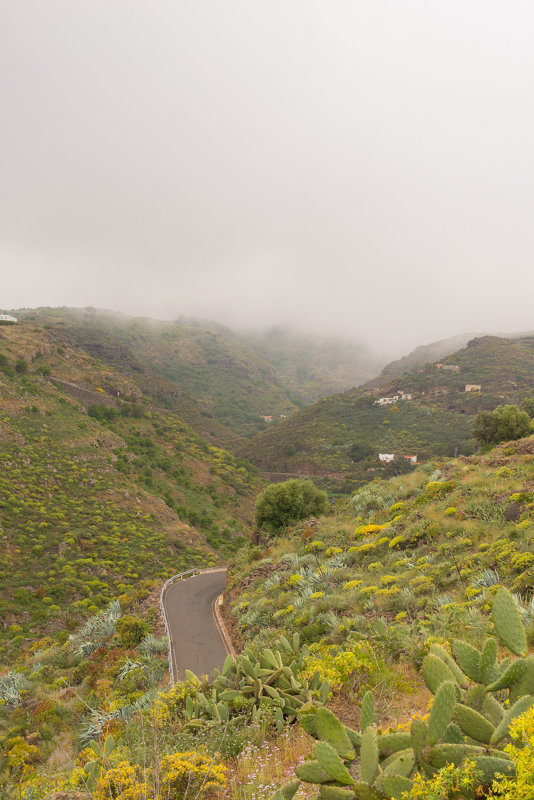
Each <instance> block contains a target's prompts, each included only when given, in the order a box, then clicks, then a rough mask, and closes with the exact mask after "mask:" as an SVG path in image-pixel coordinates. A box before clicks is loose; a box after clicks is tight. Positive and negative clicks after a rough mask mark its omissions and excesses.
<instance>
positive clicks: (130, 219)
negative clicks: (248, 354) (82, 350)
mask: <svg viewBox="0 0 534 800" xmlns="http://www.w3.org/2000/svg"><path fill="white" fill-rule="evenodd" d="M533 42H534V3H532V2H531V0H524V1H523V2H521V1H519V0H517V1H516V0H507V1H506V2H504V0H503V1H502V2H495V1H494V0H447V2H443V0H419V1H415V0H365V1H364V0H269V1H268V2H266V0H262V2H259V0H210V2H207V1H206V0H187V1H185V0H150V2H149V0H144V2H139V1H138V0H90V2H89V1H88V0H0V109H1V117H0V120H1V121H0V274H1V278H2V281H1V289H2V291H1V293H0V303H2V304H3V307H4V308H15V307H21V306H40V305H76V306H86V305H95V306H103V307H108V308H116V309H119V310H122V311H126V312H129V313H135V314H143V315H145V316H155V317H162V318H168V319H172V318H174V317H176V316H178V315H179V314H190V315H200V316H203V317H211V318H215V319H217V320H220V321H222V322H225V323H230V324H232V323H233V324H236V325H247V326H250V325H258V326H261V325H271V324H280V323H284V322H285V323H293V324H295V325H297V326H300V327H304V328H305V329H308V330H315V331H318V332H323V331H324V332H328V333H330V332H343V333H346V334H348V335H350V336H353V337H356V338H358V339H360V340H365V341H372V340H373V339H375V340H377V341H378V342H379V344H380V346H381V348H382V349H383V348H386V349H388V351H389V352H390V353H391V355H399V354H400V353H402V352H404V351H405V350H407V349H410V348H411V347H413V346H415V345H417V344H420V343H422V342H427V341H431V340H433V339H438V338H443V337H445V336H448V335H451V334H455V333H459V332H462V331H466V330H468V331H473V330H480V331H486V330H487V331H492V330H493V331H495V330H499V331H505V330H510V331H518V330H528V329H533V328H534V313H533V301H534V46H533Z"/></svg>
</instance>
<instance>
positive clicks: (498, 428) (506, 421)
mask: <svg viewBox="0 0 534 800" xmlns="http://www.w3.org/2000/svg"><path fill="white" fill-rule="evenodd" d="M530 433H532V427H531V424H530V417H529V415H528V414H527V412H526V411H520V409H519V408H518V407H517V406H513V405H506V406H498V407H497V408H496V409H495V411H479V413H478V414H477V415H476V417H475V419H474V420H473V427H472V429H471V434H472V436H473V438H474V439H476V440H477V442H479V444H481V445H483V446H486V445H492V444H498V443H499V442H507V441H511V440H513V439H521V438H522V437H523V436H528V435H529V434H530Z"/></svg>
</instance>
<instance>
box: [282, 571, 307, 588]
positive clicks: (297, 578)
mask: <svg viewBox="0 0 534 800" xmlns="http://www.w3.org/2000/svg"><path fill="white" fill-rule="evenodd" d="M302 580H303V577H302V575H299V574H298V573H297V572H296V573H295V574H294V575H290V577H289V578H288V579H287V581H286V584H285V585H286V586H296V585H297V584H298V583H300V582H301V581H302Z"/></svg>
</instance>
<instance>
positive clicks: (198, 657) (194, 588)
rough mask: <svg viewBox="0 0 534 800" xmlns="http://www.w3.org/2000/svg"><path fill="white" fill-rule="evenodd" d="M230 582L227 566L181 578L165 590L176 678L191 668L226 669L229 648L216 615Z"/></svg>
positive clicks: (201, 670) (199, 672)
mask: <svg viewBox="0 0 534 800" xmlns="http://www.w3.org/2000/svg"><path fill="white" fill-rule="evenodd" d="M225 586H226V569H224V568H222V569H220V570H217V571H215V570H214V571H213V572H203V573H201V574H200V575H195V576H194V577H192V578H187V579H186V580H182V581H177V582H176V583H173V584H172V586H170V587H169V588H168V589H167V591H166V592H165V597H164V600H163V602H164V605H165V611H166V613H167V620H168V625H169V634H170V639H171V646H172V654H173V660H174V674H175V679H177V680H179V679H180V678H183V677H184V674H185V670H186V669H190V670H191V671H192V672H194V673H195V675H198V676H201V675H211V672H212V670H213V668H214V667H217V669H222V666H223V663H224V659H225V658H226V656H227V654H228V649H227V646H226V644H225V641H224V639H223V636H222V634H221V631H220V628H219V625H218V623H217V620H216V619H215V613H214V604H215V601H216V600H217V598H218V597H219V595H220V594H222V592H223V591H224V589H225Z"/></svg>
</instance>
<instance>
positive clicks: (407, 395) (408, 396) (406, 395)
mask: <svg viewBox="0 0 534 800" xmlns="http://www.w3.org/2000/svg"><path fill="white" fill-rule="evenodd" d="M399 394H400V399H401V400H411V399H412V395H411V394H410V393H409V392H401V390H400V389H399Z"/></svg>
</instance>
